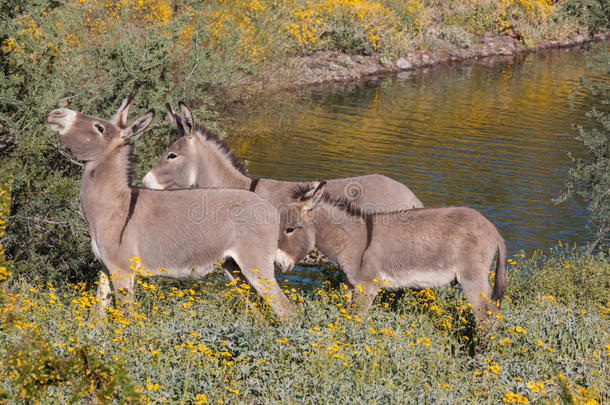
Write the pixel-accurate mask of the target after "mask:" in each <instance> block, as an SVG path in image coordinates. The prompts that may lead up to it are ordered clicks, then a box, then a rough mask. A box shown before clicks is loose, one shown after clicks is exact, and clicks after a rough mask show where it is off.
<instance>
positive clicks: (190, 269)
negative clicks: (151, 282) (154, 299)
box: [151, 262, 215, 280]
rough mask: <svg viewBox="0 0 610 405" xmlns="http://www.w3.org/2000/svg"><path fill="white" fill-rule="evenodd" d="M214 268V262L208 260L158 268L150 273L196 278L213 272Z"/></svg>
mask: <svg viewBox="0 0 610 405" xmlns="http://www.w3.org/2000/svg"><path fill="white" fill-rule="evenodd" d="M214 270H215V266H214V263H213V262H210V263H208V264H204V265H198V266H185V267H173V268H172V267H170V268H159V269H156V271H151V273H152V275H154V276H166V277H171V278H176V279H180V280H198V279H200V278H202V277H205V276H207V275H208V274H211V273H213V272H214Z"/></svg>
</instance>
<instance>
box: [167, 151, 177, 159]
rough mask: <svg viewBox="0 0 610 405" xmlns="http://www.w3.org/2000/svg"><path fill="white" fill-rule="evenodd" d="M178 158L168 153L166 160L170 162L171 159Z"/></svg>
mask: <svg viewBox="0 0 610 405" xmlns="http://www.w3.org/2000/svg"><path fill="white" fill-rule="evenodd" d="M177 157H178V155H176V154H175V153H173V152H172V153H170V154H169V155H167V160H172V159H176V158H177Z"/></svg>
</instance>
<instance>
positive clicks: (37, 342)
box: [0, 178, 142, 403]
mask: <svg viewBox="0 0 610 405" xmlns="http://www.w3.org/2000/svg"><path fill="white" fill-rule="evenodd" d="M10 186H11V179H10V178H9V179H8V180H6V179H5V180H3V181H1V182H0V239H1V238H2V237H3V236H4V231H5V226H4V225H5V221H6V219H7V217H8V216H9V206H10V200H11V196H10V190H11V187H10ZM6 265H7V263H6V262H5V257H4V250H3V248H2V245H1V244H0V289H1V290H0V308H1V309H2V311H1V312H0V331H1V332H2V335H3V336H8V335H10V336H11V337H10V338H9V339H6V340H4V342H3V343H4V344H3V345H2V346H1V347H2V350H1V351H0V364H1V366H0V379H1V380H11V381H12V383H13V385H12V388H13V389H12V392H11V394H12V395H11V394H9V393H8V392H6V391H5V390H4V389H3V388H2V387H0V400H5V401H6V400H9V399H12V400H15V399H17V398H20V399H24V400H26V401H28V402H27V403H30V401H32V400H34V401H38V399H39V398H44V397H46V396H47V392H48V389H49V388H51V389H53V388H58V387H65V388H67V392H68V393H70V394H71V395H70V401H71V402H72V403H76V402H79V401H82V400H88V401H89V402H90V403H102V402H104V403H105V402H107V401H109V400H112V399H113V398H115V397H116V396H117V395H120V397H121V398H122V400H123V401H124V402H127V403H137V402H140V401H141V400H142V394H141V392H140V389H139V388H138V387H137V385H135V384H134V383H133V382H132V381H131V379H130V378H129V377H128V376H127V374H126V372H125V369H124V368H123V367H122V366H121V365H120V364H118V363H117V362H116V361H113V362H107V363H104V362H102V361H100V359H99V358H98V356H97V355H96V354H94V353H92V352H91V350H90V349H89V348H87V347H83V346H76V347H75V348H72V350H71V352H70V354H68V355H66V356H59V355H57V353H56V352H55V351H54V349H53V347H52V346H51V345H50V343H49V341H48V340H47V339H46V338H45V336H44V335H43V333H41V331H40V330H38V329H36V328H34V327H33V326H34V325H33V324H32V323H29V324H28V322H27V321H26V322H24V319H23V316H22V313H21V310H23V309H27V305H28V304H31V303H32V302H31V301H29V300H26V301H25V302H24V303H23V304H24V305H23V306H21V307H19V308H18V305H17V303H18V301H17V300H16V297H18V296H19V295H17V296H15V295H13V294H11V293H10V292H9V291H8V290H7V289H6V287H5V282H6V280H7V278H8V277H9V276H10V270H8V269H7V267H6ZM49 285H50V284H49ZM53 291H54V290H53Z"/></svg>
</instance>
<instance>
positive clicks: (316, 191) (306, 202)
mask: <svg viewBox="0 0 610 405" xmlns="http://www.w3.org/2000/svg"><path fill="white" fill-rule="evenodd" d="M325 188H326V180H318V181H314V188H312V189H311V190H309V191H308V192H307V193H305V195H303V196H302V197H301V198H299V202H298V204H299V206H300V207H301V208H302V209H304V210H305V211H311V210H312V209H314V208H316V205H318V203H319V202H320V200H321V199H322V195H324V189H325Z"/></svg>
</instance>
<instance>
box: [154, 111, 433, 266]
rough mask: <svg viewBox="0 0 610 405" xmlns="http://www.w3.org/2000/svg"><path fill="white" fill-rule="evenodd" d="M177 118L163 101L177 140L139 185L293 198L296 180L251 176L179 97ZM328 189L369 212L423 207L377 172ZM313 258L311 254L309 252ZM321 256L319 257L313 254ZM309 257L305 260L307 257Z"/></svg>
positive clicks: (275, 199) (280, 200) (277, 203)
mask: <svg viewBox="0 0 610 405" xmlns="http://www.w3.org/2000/svg"><path fill="white" fill-rule="evenodd" d="M178 104H179V106H180V111H181V113H182V117H180V116H178V115H177V114H175V113H174V111H173V110H172V108H171V106H170V105H169V104H166V109H167V112H168V116H169V118H170V121H171V122H172V123H173V124H174V125H175V126H176V127H177V129H178V133H179V134H180V135H181V137H180V139H178V140H177V141H176V142H174V143H173V144H172V146H171V147H170V148H169V150H168V151H167V153H166V154H165V155H164V156H163V157H162V158H161V159H160V160H159V161H158V162H157V164H156V165H155V167H153V168H152V169H151V170H150V171H149V172H148V173H147V174H146V176H145V177H144V179H143V181H142V184H143V185H144V186H145V187H148V188H152V189H160V190H166V189H179V188H190V187H234V188H241V189H247V190H250V191H253V192H255V193H256V194H258V195H260V196H262V197H264V198H265V199H266V200H267V201H269V202H271V204H273V205H274V206H275V207H276V208H278V207H279V206H281V205H282V204H287V203H290V202H292V201H293V200H292V196H291V194H292V189H293V188H294V187H295V185H303V184H309V183H295V182H290V181H281V180H273V179H258V178H250V177H248V176H247V175H246V171H245V167H244V165H243V164H242V163H241V162H240V161H239V159H238V158H237V157H236V156H235V155H234V154H233V153H231V150H230V148H229V146H228V145H227V144H226V143H225V142H223V141H221V140H220V139H219V137H218V136H217V135H216V134H214V133H212V132H210V131H208V130H206V129H205V128H204V127H202V126H200V125H198V124H197V123H195V121H194V119H193V114H192V112H191V110H190V109H189V108H188V107H187V106H186V104H184V102H182V101H180V102H179V103H178ZM327 192H328V193H329V194H330V195H331V196H333V197H334V198H345V199H347V200H349V201H351V202H352V204H356V205H358V206H360V207H361V208H363V209H365V210H367V211H371V212H389V211H397V210H404V209H410V208H420V207H423V204H422V203H421V201H420V200H419V199H418V198H417V197H416V196H415V194H414V193H413V192H412V191H411V190H409V188H408V187H407V186H405V185H404V184H402V183H399V182H397V181H396V180H393V179H391V178H389V177H386V176H383V175H380V174H369V175H364V176H357V177H347V178H339V179H332V180H328V183H327ZM313 257H316V254H315V253H314V255H313ZM317 259H318V261H324V259H323V258H321V260H319V259H320V258H317ZM312 261H314V260H307V262H312Z"/></svg>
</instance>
